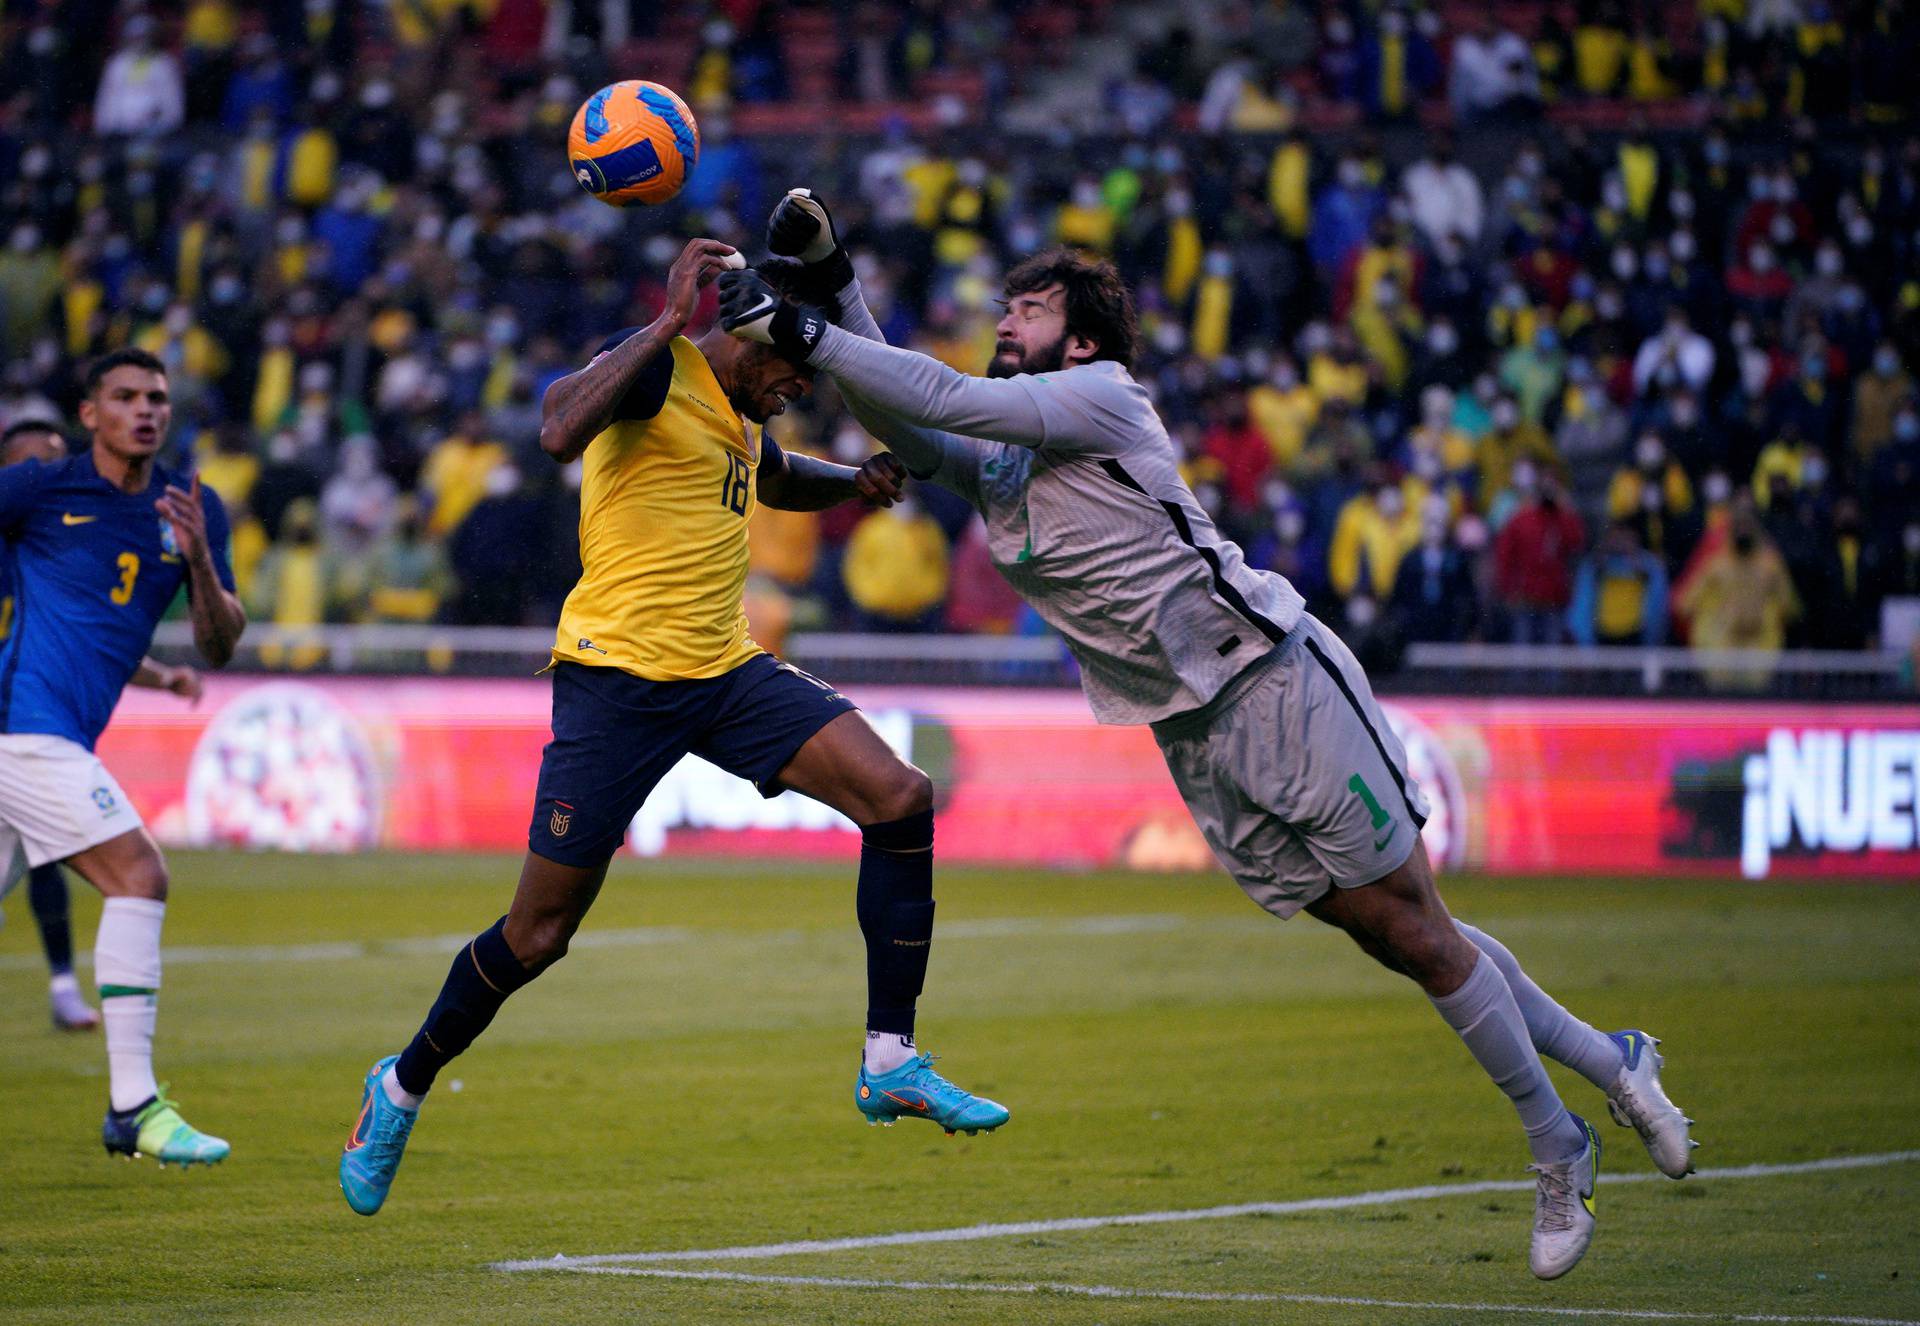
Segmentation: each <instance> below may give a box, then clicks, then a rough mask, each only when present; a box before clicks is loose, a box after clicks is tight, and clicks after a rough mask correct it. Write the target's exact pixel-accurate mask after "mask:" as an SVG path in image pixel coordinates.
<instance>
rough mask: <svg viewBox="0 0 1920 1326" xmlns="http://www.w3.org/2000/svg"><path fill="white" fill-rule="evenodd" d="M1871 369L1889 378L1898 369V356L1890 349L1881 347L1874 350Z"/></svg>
mask: <svg viewBox="0 0 1920 1326" xmlns="http://www.w3.org/2000/svg"><path fill="white" fill-rule="evenodd" d="M1873 371H1874V372H1876V373H1878V374H1879V375H1880V376H1881V377H1883V378H1890V377H1892V376H1893V375H1894V374H1895V373H1898V372H1899V371H1900V356H1899V355H1898V354H1897V353H1895V352H1894V351H1892V350H1887V349H1881V350H1877V351H1875V352H1874V356H1873Z"/></svg>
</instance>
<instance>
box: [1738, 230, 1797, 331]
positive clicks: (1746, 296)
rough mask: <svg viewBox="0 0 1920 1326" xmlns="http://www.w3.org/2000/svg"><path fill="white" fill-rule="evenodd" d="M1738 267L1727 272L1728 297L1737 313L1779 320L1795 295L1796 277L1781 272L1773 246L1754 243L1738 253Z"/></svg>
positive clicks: (1758, 242) (1739, 249) (1742, 247)
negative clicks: (1789, 298)
mask: <svg viewBox="0 0 1920 1326" xmlns="http://www.w3.org/2000/svg"><path fill="white" fill-rule="evenodd" d="M1735 252H1736V253H1738V254H1739V255H1740V262H1739V265H1738V266H1736V267H1734V268H1732V269H1731V270H1729V271H1728V272H1727V297H1728V299H1729V300H1730V301H1731V303H1732V305H1733V307H1734V309H1735V311H1736V312H1741V313H1746V314H1748V315H1749V316H1751V317H1754V318H1759V319H1768V318H1777V317H1779V316H1780V311H1781V310H1782V309H1783V308H1784V307H1785V306H1786V302H1787V297H1788V296H1789V295H1791V294H1792V293H1793V277H1792V276H1790V275H1789V274H1788V273H1787V272H1785V271H1784V270H1782V269H1781V266H1780V260H1779V258H1778V256H1777V255H1776V254H1775V252H1774V248H1773V246H1772V245H1771V244H1769V243H1767V242H1766V241H1765V240H1755V241H1754V242H1753V243H1751V244H1746V245H1742V246H1741V247H1740V248H1738V249H1736V250H1735Z"/></svg>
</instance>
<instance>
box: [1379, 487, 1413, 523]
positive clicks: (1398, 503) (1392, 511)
mask: <svg viewBox="0 0 1920 1326" xmlns="http://www.w3.org/2000/svg"><path fill="white" fill-rule="evenodd" d="M1373 505H1374V507H1375V508H1376V509H1377V510H1378V511H1379V512H1380V514H1381V515H1383V516H1385V517H1386V518H1387V519H1388V520H1392V519H1394V518H1395V517H1397V516H1398V515H1399V514H1400V513H1401V512H1402V511H1405V510H1406V509H1407V499H1406V498H1405V497H1404V496H1402V495H1401V492H1400V490H1399V489H1398V488H1382V489H1381V490H1380V491H1379V492H1378V493H1376V494H1375V495H1374V498H1373Z"/></svg>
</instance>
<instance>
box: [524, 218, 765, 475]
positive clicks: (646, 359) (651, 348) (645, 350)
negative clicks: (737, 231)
mask: <svg viewBox="0 0 1920 1326" xmlns="http://www.w3.org/2000/svg"><path fill="white" fill-rule="evenodd" d="M743 262H744V259H742V258H741V257H740V255H739V254H738V252H736V251H735V250H734V248H733V246H732V245H730V244H722V243H721V242H720V241H719V240H717V239H695V240H689V241H688V242H687V247H686V248H685V249H682V250H681V252H680V256H679V257H678V258H676V259H675V260H674V263H673V266H672V267H671V268H669V269H668V271H667V306H666V307H665V308H663V309H662V310H660V316H659V317H657V318H655V319H654V320H653V321H652V322H651V323H649V324H648V325H647V326H645V327H643V328H641V329H640V330H639V331H637V332H635V333H634V334H633V335H631V336H629V337H627V339H626V340H624V341H622V342H621V343H620V344H619V345H618V346H615V347H614V348H612V349H611V350H608V351H606V352H604V353H602V354H601V355H599V356H598V357H597V358H595V359H594V361H593V362H592V363H590V364H588V365H587V366H586V367H585V368H583V369H581V370H580V371H579V372H578V373H570V374H568V375H567V376H566V377H563V378H561V379H560V380H559V381H558V382H556V383H554V384H553V385H552V386H551V387H548V388H547V394H546V397H545V399H544V400H543V401H542V402H541V406H540V449H541V450H542V451H544V452H546V453H547V454H548V455H549V456H552V457H553V458H554V459H555V460H557V461H559V462H560V463H561V464H562V465H565V464H567V463H568V462H569V461H572V460H574V459H576V458H577V457H578V456H579V455H580V453H581V452H583V451H585V450H586V449H587V444H588V443H590V442H592V441H593V439H594V438H596V437H598V436H599V435H600V434H601V433H602V432H604V431H605V430H606V427H607V425H608V424H610V423H612V422H613V418H614V412H615V410H616V409H617V408H618V406H619V404H620V402H621V401H622V399H624V398H625V396H626V394H627V391H628V389H629V388H631V387H632V386H633V385H634V384H635V383H636V382H637V381H638V380H639V379H640V377H641V375H642V373H644V372H645V370H646V368H647V366H648V365H650V364H652V363H653V362H654V360H655V359H656V358H657V357H658V356H659V355H660V354H661V353H662V352H663V351H664V350H666V348H667V346H668V345H670V344H671V343H672V341H673V338H674V337H676V336H678V335H679V334H680V333H681V332H683V331H685V330H686V327H687V323H688V322H689V321H690V320H691V319H692V317H693V309H694V305H695V304H696V303H698V302H699V298H700V290H701V288H702V287H703V286H705V285H707V284H708V283H709V282H711V281H712V280H713V278H714V277H716V276H718V275H719V274H720V273H721V272H723V271H725V270H727V269H728V268H729V267H733V266H739V265H741V264H742V263H743Z"/></svg>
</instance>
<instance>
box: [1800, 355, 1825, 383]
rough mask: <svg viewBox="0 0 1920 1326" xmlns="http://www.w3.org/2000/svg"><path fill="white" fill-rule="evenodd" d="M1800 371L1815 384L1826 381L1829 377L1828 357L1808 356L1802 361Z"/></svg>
mask: <svg viewBox="0 0 1920 1326" xmlns="http://www.w3.org/2000/svg"><path fill="white" fill-rule="evenodd" d="M1800 371H1801V372H1802V373H1803V374H1805V375H1806V376H1807V377H1809V378H1811V379H1812V380H1813V381H1815V382H1820V381H1823V380H1825V378H1826V376H1827V357H1826V356H1825V355H1819V354H1812V355H1807V356H1805V357H1804V358H1802V359H1801V361H1800Z"/></svg>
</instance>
